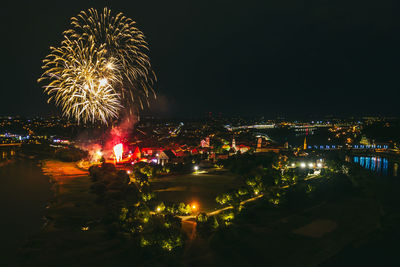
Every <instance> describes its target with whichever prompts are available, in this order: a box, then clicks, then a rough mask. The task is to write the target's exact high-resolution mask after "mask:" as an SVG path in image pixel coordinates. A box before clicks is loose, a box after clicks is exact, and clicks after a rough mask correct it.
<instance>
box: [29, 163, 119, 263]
mask: <svg viewBox="0 0 400 267" xmlns="http://www.w3.org/2000/svg"><path fill="white" fill-rule="evenodd" d="M42 170H43V173H44V174H46V175H48V176H49V177H50V179H51V181H52V183H53V192H54V198H53V201H52V202H51V203H50V205H49V207H48V209H47V212H46V217H47V219H48V224H47V226H46V228H45V229H44V230H43V231H42V233H40V234H38V235H37V236H35V237H34V238H32V239H31V240H30V242H29V243H28V244H27V245H26V247H25V250H24V259H23V263H24V264H26V265H28V266H31V265H32V266H43V265H46V266H49V265H57V266H76V265H79V266H80V265H83V264H87V265H89V266H90V265H91V264H94V263H96V264H98V263H99V262H102V261H101V260H99V258H102V257H106V256H107V255H109V254H110V251H111V253H113V252H115V250H113V248H115V243H118V242H119V241H116V240H114V239H112V238H110V237H109V236H107V235H106V232H107V231H106V229H104V226H103V225H102V224H101V223H100V224H99V223H98V222H99V220H100V219H101V218H103V217H104V216H105V207H104V206H102V205H98V204H96V198H97V196H96V195H95V194H92V193H91V192H90V186H91V184H92V182H91V180H90V177H89V175H88V172H87V171H84V170H82V169H80V168H78V167H77V166H76V164H75V163H70V162H61V161H57V160H43V161H42Z"/></svg>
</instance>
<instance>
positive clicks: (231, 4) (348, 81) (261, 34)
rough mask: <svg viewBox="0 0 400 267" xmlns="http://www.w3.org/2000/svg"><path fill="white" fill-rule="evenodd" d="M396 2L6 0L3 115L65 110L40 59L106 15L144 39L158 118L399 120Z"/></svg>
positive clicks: (399, 58)
mask: <svg viewBox="0 0 400 267" xmlns="http://www.w3.org/2000/svg"><path fill="white" fill-rule="evenodd" d="M304 2H306V3H304ZM398 2H399V1H398V0H397V1H396V0H379V1H377V0H375V1H372V0H329V1H328V0H311V1H310V0H309V1H299V0H273V1H268V0H263V1H261V0H260V1H252V0H250V1H249V0H242V1H236V0H230V1H225V0H224V1H220V0H214V1H190V0H186V1H172V0H171V1H165V0H161V1H133V0H130V1H127V0H124V1H98V0H96V1H85V0H81V1H8V3H6V4H5V5H4V3H3V4H2V7H1V19H0V20H1V26H0V27H1V55H2V64H1V77H2V82H1V90H0V115H17V114H20V115H36V114H49V113H54V112H56V111H57V109H56V108H55V107H54V104H47V103H46V96H45V95H44V94H43V93H42V89H41V87H40V86H39V85H38V84H37V83H36V79H37V78H38V77H39V75H40V72H41V69H40V66H41V60H42V59H43V57H44V56H45V55H46V54H47V53H48V51H49V50H48V49H49V46H50V45H58V44H59V42H60V40H61V39H62V32H63V31H64V30H65V29H67V28H68V27H69V18H70V17H72V16H75V15H76V14H77V13H78V12H79V11H80V10H83V9H87V8H90V7H97V8H103V7H104V6H108V7H110V8H111V10H112V11H114V12H123V13H124V14H125V15H127V16H128V17H130V18H132V19H134V20H135V21H136V22H137V25H138V27H139V28H140V29H141V30H142V31H143V32H144V33H145V35H146V36H147V40H148V42H149V44H150V49H151V59H152V64H153V66H154V69H155V71H156V73H157V76H158V79H159V82H158V84H157V88H156V89H157V91H158V93H159V98H158V101H157V102H155V103H154V104H153V106H152V109H151V112H152V113H154V114H161V115H168V116H181V115H185V116H189V115H201V114H204V113H206V112H208V111H211V112H214V113H218V112H221V113H222V114H226V115H236V114H241V115H267V116H274V115H277V114H282V115H285V114H286V115H290V114H292V115H293V114H299V115H306V114H313V115H325V114H333V115H362V114H387V115H400V112H399V105H398V103H399V97H400V93H399V91H400V90H399V89H400V88H399V87H400V75H399V73H400V68H399V66H400V52H399V51H400V35H399V33H400V15H399V11H400V9H399V3H398Z"/></svg>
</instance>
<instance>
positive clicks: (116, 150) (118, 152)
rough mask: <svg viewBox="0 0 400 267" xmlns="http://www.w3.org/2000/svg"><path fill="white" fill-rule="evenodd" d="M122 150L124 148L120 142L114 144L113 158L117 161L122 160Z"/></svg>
mask: <svg viewBox="0 0 400 267" xmlns="http://www.w3.org/2000/svg"><path fill="white" fill-rule="evenodd" d="M123 152H124V148H123V146H122V144H117V145H115V146H114V155H115V160H116V161H117V162H120V161H121V160H122V153H123Z"/></svg>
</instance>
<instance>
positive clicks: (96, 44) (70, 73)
mask: <svg viewBox="0 0 400 267" xmlns="http://www.w3.org/2000/svg"><path fill="white" fill-rule="evenodd" d="M71 25H72V29H69V30H67V31H65V32H64V40H63V41H62V43H61V46H60V47H51V48H50V49H51V53H50V54H49V55H48V56H47V57H46V59H45V60H44V61H43V69H44V73H43V75H42V76H41V78H40V79H39V81H48V83H47V85H45V92H46V93H47V94H49V95H50V98H49V101H51V100H54V101H55V103H56V105H58V106H61V107H62V110H63V113H64V115H66V116H67V117H74V118H75V119H77V120H78V122H79V121H84V122H95V121H101V122H103V123H106V124H107V123H108V122H109V121H110V120H111V119H113V118H116V117H118V115H119V114H120V113H121V112H122V111H124V112H128V113H133V112H137V111H138V110H139V109H143V107H144V105H148V103H149V102H148V100H149V97H150V96H155V94H154V90H153V85H154V81H155V80H156V77H155V75H154V72H153V71H152V69H151V65H150V60H149V57H148V55H147V54H146V52H147V51H148V48H147V43H146V41H145V40H144V35H143V33H142V32H141V31H140V30H138V29H137V28H136V27H135V22H134V21H132V20H131V19H129V18H126V17H125V16H124V15H123V14H122V13H119V14H117V15H116V16H112V15H111V11H110V10H109V9H107V8H104V10H103V12H102V13H100V14H99V13H98V12H97V11H96V10H95V9H89V10H88V11H87V12H85V11H81V12H80V13H79V14H78V16H77V17H73V18H72V19H71Z"/></svg>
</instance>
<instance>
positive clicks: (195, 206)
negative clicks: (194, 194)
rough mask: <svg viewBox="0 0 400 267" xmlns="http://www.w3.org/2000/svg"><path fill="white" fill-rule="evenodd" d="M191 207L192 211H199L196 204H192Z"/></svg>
mask: <svg viewBox="0 0 400 267" xmlns="http://www.w3.org/2000/svg"><path fill="white" fill-rule="evenodd" d="M191 207H192V211H196V210H198V209H199V205H198V204H197V203H192V205H191Z"/></svg>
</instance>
